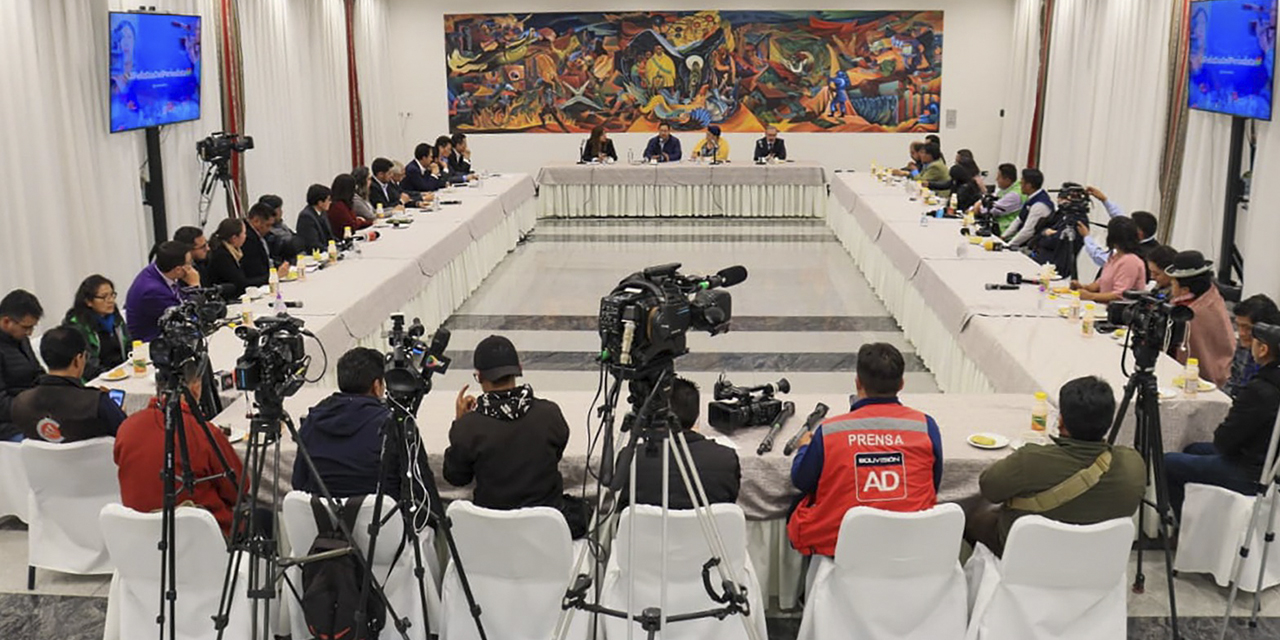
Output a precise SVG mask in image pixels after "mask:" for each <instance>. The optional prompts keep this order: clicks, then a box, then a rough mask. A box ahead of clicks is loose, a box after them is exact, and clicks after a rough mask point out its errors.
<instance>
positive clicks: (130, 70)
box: [110, 12, 200, 132]
mask: <svg viewBox="0 0 1280 640" xmlns="http://www.w3.org/2000/svg"><path fill="white" fill-rule="evenodd" d="M110 58H111V72H110V76H111V83H110V84H111V87H110V100H111V131H113V132H115V131H129V130H131V129H142V128H145V127H156V126H160V125H166V124H173V123H175V122H185V121H188V120H198V119H199V118H200V16H186V15H175V14H168V13H117V12H112V13H111V51H110Z"/></svg>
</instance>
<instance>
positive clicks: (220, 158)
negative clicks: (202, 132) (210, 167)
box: [196, 131, 253, 163]
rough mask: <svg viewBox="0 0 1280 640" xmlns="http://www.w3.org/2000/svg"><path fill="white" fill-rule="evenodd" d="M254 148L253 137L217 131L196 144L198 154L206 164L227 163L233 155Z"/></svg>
mask: <svg viewBox="0 0 1280 640" xmlns="http://www.w3.org/2000/svg"><path fill="white" fill-rule="evenodd" d="M252 148H253V138H252V137H251V136H246V135H241V134H238V133H227V132H226V131H215V132H213V133H211V134H209V136H208V137H207V138H205V139H204V140H199V141H197V142H196V153H197V154H198V155H199V156H200V159H201V160H203V161H205V162H211V163H217V162H226V161H227V160H230V159H231V154H233V153H244V152H245V151H248V150H249V149H252Z"/></svg>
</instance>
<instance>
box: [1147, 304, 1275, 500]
mask: <svg viewBox="0 0 1280 640" xmlns="http://www.w3.org/2000/svg"><path fill="white" fill-rule="evenodd" d="M1197 319H1198V318H1197ZM1260 324H1267V325H1272V327H1271V328H1272V329H1273V331H1272V332H1270V339H1267V338H1264V337H1263V336H1262V335H1260V333H1254V334H1253V346H1252V352H1253V358H1254V360H1256V361H1257V363H1258V364H1259V365H1260V367H1261V368H1260V369H1259V370H1258V373H1257V375H1255V376H1254V377H1253V379H1252V380H1250V381H1249V383H1248V384H1246V385H1245V386H1244V388H1243V389H1241V390H1240V391H1239V392H1238V393H1237V394H1236V397H1235V400H1234V401H1232V403H1231V410H1230V411H1229V412H1228V413H1227V417H1226V418H1225V419H1223V421H1222V424H1220V425H1218V428H1217V429H1216V430H1215V431H1214V432H1213V442H1197V443H1195V444H1191V445H1188V446H1187V447H1186V448H1185V449H1183V450H1182V451H1181V452H1180V453H1179V452H1171V453H1166V454H1165V455H1164V469H1165V476H1166V477H1167V478H1168V481H1169V501H1170V502H1171V503H1172V505H1173V509H1174V512H1175V513H1177V514H1181V513H1182V501H1183V499H1184V498H1185V497H1186V485H1187V483H1188V482H1195V483H1198V484H1209V485H1213V486H1216V487H1222V488H1224V489H1230V490H1232V491H1236V492H1238V493H1243V494H1245V495H1254V493H1255V491H1256V489H1257V480H1258V476H1259V475H1260V474H1261V473H1262V465H1263V464H1264V462H1265V461H1266V457H1267V448H1268V446H1269V445H1270V442H1271V431H1272V429H1273V428H1274V427H1275V420H1276V410H1277V409H1278V408H1280V335H1277V334H1280V331H1275V330H1274V329H1275V328H1276V327H1277V326H1280V314H1277V313H1275V312H1272V313H1270V314H1269V315H1267V316H1266V317H1264V318H1262V319H1261V320H1260Z"/></svg>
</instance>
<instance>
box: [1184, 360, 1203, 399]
mask: <svg viewBox="0 0 1280 640" xmlns="http://www.w3.org/2000/svg"><path fill="white" fill-rule="evenodd" d="M1199 390H1200V359H1199V358H1187V368H1186V369H1185V370H1184V371H1183V372H1182V393H1183V394H1184V395H1186V396H1194V395H1196V392H1197V391H1199Z"/></svg>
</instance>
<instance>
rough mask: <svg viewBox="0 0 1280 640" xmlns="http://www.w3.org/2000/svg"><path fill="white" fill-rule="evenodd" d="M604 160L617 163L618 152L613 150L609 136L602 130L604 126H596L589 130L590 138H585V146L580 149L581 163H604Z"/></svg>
mask: <svg viewBox="0 0 1280 640" xmlns="http://www.w3.org/2000/svg"><path fill="white" fill-rule="evenodd" d="M605 158H609V159H611V160H613V161H614V162H617V160H618V152H617V151H615V150H614V148H613V141H612V140H610V139H609V134H608V132H606V131H605V130H604V125H596V126H595V128H594V129H592V130H591V137H590V138H587V144H586V146H584V147H583V148H582V161H583V162H596V161H599V162H604V159H605Z"/></svg>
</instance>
